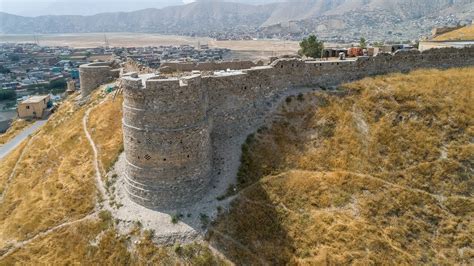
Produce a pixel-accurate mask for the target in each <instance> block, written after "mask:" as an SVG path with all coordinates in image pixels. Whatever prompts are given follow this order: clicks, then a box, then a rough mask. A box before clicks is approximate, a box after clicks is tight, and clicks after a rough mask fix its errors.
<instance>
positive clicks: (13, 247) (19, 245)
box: [0, 211, 98, 259]
mask: <svg viewBox="0 0 474 266" xmlns="http://www.w3.org/2000/svg"><path fill="white" fill-rule="evenodd" d="M97 217H98V216H97V211H95V212H93V213H90V214H88V215H87V216H84V217H82V218H81V219H78V220H73V221H70V222H65V223H62V224H60V225H57V226H54V227H51V228H49V229H47V230H44V231H42V232H39V233H37V234H36V235H34V236H32V237H31V238H28V239H25V240H23V241H20V242H16V243H14V244H12V245H11V247H9V249H8V251H7V252H6V253H5V254H3V255H2V256H1V257H0V259H3V258H5V257H6V256H8V255H10V254H12V253H13V252H15V251H16V250H18V249H20V248H22V247H24V246H26V245H28V244H29V243H31V242H33V241H35V240H36V239H38V238H41V237H44V236H47V235H48V234H50V233H52V232H54V231H57V230H59V229H61V228H64V227H66V226H69V225H73V224H76V223H80V222H83V221H85V220H89V219H96V218H97Z"/></svg>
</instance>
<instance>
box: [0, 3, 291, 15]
mask: <svg viewBox="0 0 474 266" xmlns="http://www.w3.org/2000/svg"><path fill="white" fill-rule="evenodd" d="M194 1H196V0H0V11H1V12H7V13H10V14H15V15H20V16H42V15H94V14H97V13H102V12H117V11H134V10H139V9H145V8H163V7H165V6H175V5H182V4H187V3H191V2H194ZM198 1H199V0H198ZM220 1H228V2H241V3H247V4H262V3H268V2H281V1H283V0H220Z"/></svg>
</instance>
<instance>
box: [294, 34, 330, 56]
mask: <svg viewBox="0 0 474 266" xmlns="http://www.w3.org/2000/svg"><path fill="white" fill-rule="evenodd" d="M300 47H301V49H300V50H299V51H298V54H299V55H301V56H303V55H304V56H307V57H312V58H319V57H321V54H322V51H323V49H324V43H323V42H322V41H319V40H318V38H316V36H315V35H310V36H309V37H308V38H304V39H303V40H302V41H301V42H300Z"/></svg>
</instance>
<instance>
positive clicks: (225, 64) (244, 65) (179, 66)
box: [160, 61, 258, 72]
mask: <svg viewBox="0 0 474 266" xmlns="http://www.w3.org/2000/svg"><path fill="white" fill-rule="evenodd" d="M257 65H258V64H256V63H254V62H252V61H222V62H166V63H162V64H161V66H160V68H165V67H166V68H169V69H170V71H181V72H191V71H193V70H199V71H218V70H226V69H233V70H239V69H248V68H251V67H254V66H257Z"/></svg>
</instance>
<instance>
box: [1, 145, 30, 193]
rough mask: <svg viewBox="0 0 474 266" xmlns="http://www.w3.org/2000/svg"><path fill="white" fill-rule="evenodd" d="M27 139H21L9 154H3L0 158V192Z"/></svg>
mask: <svg viewBox="0 0 474 266" xmlns="http://www.w3.org/2000/svg"><path fill="white" fill-rule="evenodd" d="M27 142H28V140H25V141H23V142H22V143H21V144H20V145H19V146H18V147H16V148H15V150H13V151H12V152H10V154H8V155H7V156H5V157H4V158H3V159H1V160H0V163H1V165H2V167H0V194H2V193H3V191H4V189H5V186H6V185H7V182H8V177H9V176H10V174H11V173H12V171H13V168H14V167H15V164H16V162H17V161H18V159H19V158H20V156H21V153H22V152H23V149H24V148H25V146H26V143H27Z"/></svg>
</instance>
